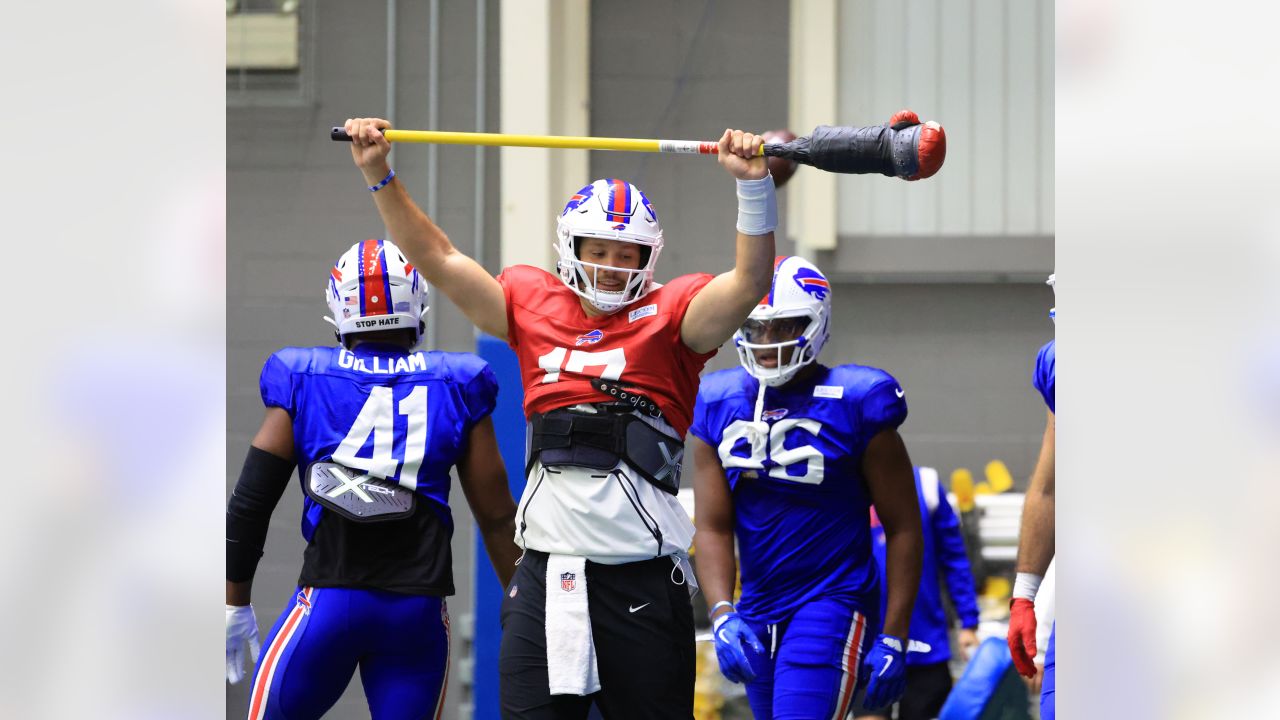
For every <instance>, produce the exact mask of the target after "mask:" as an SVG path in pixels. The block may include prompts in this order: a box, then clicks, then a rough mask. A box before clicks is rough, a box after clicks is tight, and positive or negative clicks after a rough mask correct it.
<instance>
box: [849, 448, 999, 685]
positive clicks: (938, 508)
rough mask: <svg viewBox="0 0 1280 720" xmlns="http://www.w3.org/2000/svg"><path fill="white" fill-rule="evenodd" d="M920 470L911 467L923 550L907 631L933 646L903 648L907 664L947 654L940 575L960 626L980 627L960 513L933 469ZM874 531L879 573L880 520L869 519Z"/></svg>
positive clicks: (943, 657)
mask: <svg viewBox="0 0 1280 720" xmlns="http://www.w3.org/2000/svg"><path fill="white" fill-rule="evenodd" d="M920 470H921V469H920V468H918V467H917V468H915V476H916V495H917V496H918V498H919V501H920V519H921V523H920V528H921V530H922V531H923V536H924V551H923V553H922V555H921V572H920V587H919V589H918V590H917V591H916V603H915V605H914V606H913V607H912V609H911V625H910V629H909V631H908V633H907V634H908V636H910V638H911V639H912V640H920V641H921V642H925V643H928V644H929V645H930V646H931V647H932V648H933V649H932V650H930V651H929V652H925V653H918V652H913V653H907V664H908V665H932V664H935V663H940V662H946V661H947V660H949V659H950V658H951V642H950V640H949V639H948V629H949V626H948V623H947V612H946V610H945V609H944V607H943V604H942V584H941V583H942V581H945V582H946V584H947V594H948V595H950V596H951V604H952V606H953V607H954V608H955V611H956V618H957V619H958V620H959V621H960V626H961V627H965V628H970V629H973V628H977V627H978V599H977V596H976V594H975V592H974V582H973V572H972V570H970V568H969V556H968V554H967V553H966V552H965V548H964V536H963V535H962V534H961V532H960V519H959V518H957V517H956V513H955V511H954V510H953V509H952V508H951V503H949V502H947V497H946V494H947V492H946V490H945V489H944V488H943V487H942V483H940V482H939V481H938V473H937V471H936V470H931V469H927V468H926V470H925V473H923V474H922V473H921V471H920ZM872 537H873V539H874V544H873V547H874V549H875V554H876V563H877V564H878V565H879V568H880V572H881V577H883V575H884V566H885V554H886V551H887V549H888V548H887V547H886V544H885V536H884V526H883V525H881V524H880V523H879V522H875V523H873V527H872ZM887 595H888V593H886V592H885V591H884V590H883V589H882V590H881V593H880V607H881V608H883V607H884V606H885V604H886V603H887V602H888V597H887Z"/></svg>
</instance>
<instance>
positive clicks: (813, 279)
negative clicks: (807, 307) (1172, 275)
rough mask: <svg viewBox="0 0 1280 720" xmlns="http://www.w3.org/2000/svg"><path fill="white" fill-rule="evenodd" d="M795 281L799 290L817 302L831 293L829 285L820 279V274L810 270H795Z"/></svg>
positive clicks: (824, 279)
mask: <svg viewBox="0 0 1280 720" xmlns="http://www.w3.org/2000/svg"><path fill="white" fill-rule="evenodd" d="M795 279H796V285H799V286H800V289H801V290H803V291H805V292H807V293H809V294H810V295H812V296H814V297H816V298H818V299H819V300H824V299H826V297H827V293H829V292H831V283H829V282H827V279H826V278H824V277H822V273H820V272H818V271H817V270H814V269H812V268H806V267H802V268H800V269H799V270H796V274H795Z"/></svg>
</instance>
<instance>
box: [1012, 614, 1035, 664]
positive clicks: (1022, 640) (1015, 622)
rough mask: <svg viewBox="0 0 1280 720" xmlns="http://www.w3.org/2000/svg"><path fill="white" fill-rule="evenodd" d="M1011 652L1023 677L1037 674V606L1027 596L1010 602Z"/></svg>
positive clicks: (1014, 662)
mask: <svg viewBox="0 0 1280 720" xmlns="http://www.w3.org/2000/svg"><path fill="white" fill-rule="evenodd" d="M1009 652H1010V653H1012V654H1013V666H1014V667H1016V668H1017V669H1018V674H1019V675H1022V676H1023V677H1035V675H1036V663H1035V658H1036V606H1035V603H1033V602H1031V601H1030V600H1028V599H1026V598H1014V599H1013V602H1012V603H1010V604H1009Z"/></svg>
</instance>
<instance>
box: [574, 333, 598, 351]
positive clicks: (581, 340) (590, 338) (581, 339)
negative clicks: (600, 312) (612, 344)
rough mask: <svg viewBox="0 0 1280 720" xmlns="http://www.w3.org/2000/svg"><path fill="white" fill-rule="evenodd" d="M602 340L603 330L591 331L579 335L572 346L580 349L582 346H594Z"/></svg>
mask: <svg viewBox="0 0 1280 720" xmlns="http://www.w3.org/2000/svg"><path fill="white" fill-rule="evenodd" d="M603 339H604V331H603V330H592V331H591V332H589V333H585V334H582V335H579V336H578V339H577V340H575V341H574V343H573V344H574V345H575V346H577V347H582V346H583V345H595V344H596V343H598V342H600V341H601V340H603Z"/></svg>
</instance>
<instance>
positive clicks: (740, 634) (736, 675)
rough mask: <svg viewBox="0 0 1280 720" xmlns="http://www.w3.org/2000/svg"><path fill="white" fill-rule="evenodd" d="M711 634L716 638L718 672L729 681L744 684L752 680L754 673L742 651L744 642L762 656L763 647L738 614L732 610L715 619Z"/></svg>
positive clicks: (745, 654)
mask: <svg viewBox="0 0 1280 720" xmlns="http://www.w3.org/2000/svg"><path fill="white" fill-rule="evenodd" d="M712 633H713V634H714V635H715V638H716V659H717V660H719V661H720V672H721V673H724V676H725V677H726V678H728V679H729V680H731V681H733V682H736V683H745V682H747V681H750V680H754V679H755V677H756V673H755V671H754V670H752V669H751V662H750V661H748V660H747V653H746V652H745V651H744V650H743V649H742V644H743V642H744V641H745V642H746V643H747V644H748V645H750V646H751V649H752V650H754V651H756V652H757V653H760V654H764V646H763V645H761V644H760V641H759V640H757V639H756V634H755V633H753V632H751V628H750V627H748V626H747V623H746V622H745V621H743V619H742V618H740V617H738V613H736V612H733V611H732V610H731V611H729V612H727V613H725V614H723V615H721V616H720V617H718V618H716V621H715V624H714V625H713V630H712Z"/></svg>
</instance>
